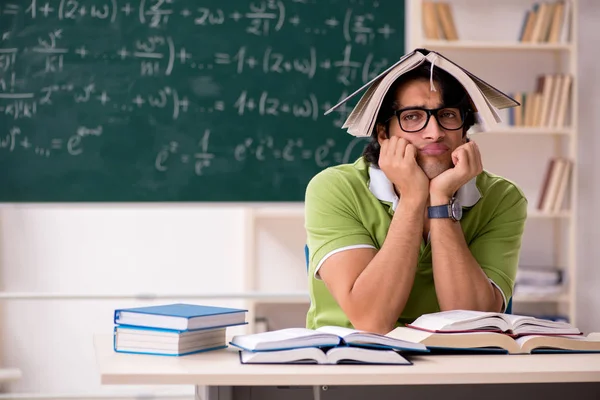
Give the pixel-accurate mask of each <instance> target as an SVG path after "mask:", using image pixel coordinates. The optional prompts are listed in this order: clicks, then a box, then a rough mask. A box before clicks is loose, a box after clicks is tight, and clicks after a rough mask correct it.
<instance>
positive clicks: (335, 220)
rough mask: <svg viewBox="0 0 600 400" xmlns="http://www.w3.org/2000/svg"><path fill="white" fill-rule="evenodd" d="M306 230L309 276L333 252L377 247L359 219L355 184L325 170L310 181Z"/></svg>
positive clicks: (338, 174)
mask: <svg viewBox="0 0 600 400" xmlns="http://www.w3.org/2000/svg"><path fill="white" fill-rule="evenodd" d="M305 207H306V210H305V227H306V236H307V245H308V250H309V260H310V274H311V275H312V276H314V271H315V268H316V266H317V265H318V264H319V263H320V261H321V260H322V259H323V257H324V256H326V255H327V254H329V253H331V252H332V251H335V250H338V249H341V248H344V247H348V246H360V245H363V246H364V247H375V244H374V241H373V239H372V238H371V235H370V234H369V233H368V231H367V229H365V227H364V225H363V223H362V222H361V220H360V218H359V212H358V201H357V196H356V192H355V190H354V189H353V186H352V182H350V181H349V178H348V176H347V175H346V174H344V173H343V172H340V171H337V170H335V169H333V168H329V169H325V170H323V171H321V172H320V173H319V174H317V175H316V176H315V177H313V179H312V180H311V181H310V182H309V184H308V186H307V189H306V198H305Z"/></svg>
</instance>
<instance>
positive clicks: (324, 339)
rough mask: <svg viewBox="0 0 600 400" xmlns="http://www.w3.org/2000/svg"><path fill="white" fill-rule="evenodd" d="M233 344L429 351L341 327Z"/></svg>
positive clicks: (238, 338)
mask: <svg viewBox="0 0 600 400" xmlns="http://www.w3.org/2000/svg"><path fill="white" fill-rule="evenodd" d="M230 344H231V345H232V346H236V347H238V348H240V349H242V350H246V351H252V352H260V351H275V350H290V349H298V348H306V347H348V346H349V347H363V348H375V349H388V350H399V351H410V352H428V350H427V347H426V346H425V345H423V344H421V343H413V342H408V341H405V340H402V339H395V338H391V337H387V336H385V335H379V334H376V333H370V332H364V331H358V330H354V329H349V328H344V327H339V326H322V327H320V328H317V329H315V330H312V329H306V328H287V329H280V330H277V331H271V332H262V333H255V334H250V335H236V336H234V337H233V338H232V339H231V342H230Z"/></svg>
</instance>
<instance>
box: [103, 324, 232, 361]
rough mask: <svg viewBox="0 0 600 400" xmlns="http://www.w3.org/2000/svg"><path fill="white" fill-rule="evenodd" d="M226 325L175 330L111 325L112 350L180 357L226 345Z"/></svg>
mask: <svg viewBox="0 0 600 400" xmlns="http://www.w3.org/2000/svg"><path fill="white" fill-rule="evenodd" d="M225 331H226V328H217V329H203V330H196V331H178V330H170V329H157V328H146V327H139V326H127V325H119V326H115V329H114V334H113V344H114V349H115V351H116V352H119V353H135V354H152V355H165V356H183V355H188V354H194V353H199V352H203V351H209V350H217V349H224V348H226V347H227V340H226V336H225Z"/></svg>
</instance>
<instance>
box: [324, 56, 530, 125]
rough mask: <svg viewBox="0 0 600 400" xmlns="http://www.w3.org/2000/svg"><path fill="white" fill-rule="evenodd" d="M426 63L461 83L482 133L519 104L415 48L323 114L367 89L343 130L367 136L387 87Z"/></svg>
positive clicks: (455, 67) (438, 58)
mask: <svg viewBox="0 0 600 400" xmlns="http://www.w3.org/2000/svg"><path fill="white" fill-rule="evenodd" d="M426 61H428V62H430V63H431V64H432V65H433V68H441V69H442V70H444V71H446V72H448V73H449V74H450V75H452V76H453V77H454V78H456V80H458V82H460V84H461V85H462V86H463V87H464V89H465V91H466V92H467V93H468V95H469V97H470V98H471V101H472V106H473V109H474V111H475V118H476V119H477V121H478V122H479V123H480V125H482V126H481V128H482V130H484V131H488V130H492V129H494V128H495V127H497V126H498V124H500V123H501V122H502V119H501V118H500V116H499V114H498V109H503V108H508V107H516V106H518V105H519V103H517V102H516V101H515V100H514V99H512V98H511V97H510V96H508V95H506V94H504V93H503V92H501V91H500V90H498V89H496V88H495V87H493V86H492V85H490V84H489V83H487V82H485V81H483V80H482V79H480V78H478V77H477V76H475V75H473V74H472V73H470V72H469V71H467V70H466V69H464V68H462V67H460V66H459V65H457V64H455V63H454V62H452V61H451V60H449V59H448V58H446V57H444V56H443V55H441V54H440V53H438V52H435V51H430V50H427V49H417V50H414V51H413V52H411V53H408V54H406V55H405V56H403V57H402V58H401V59H400V60H399V61H398V62H396V63H395V64H394V65H392V66H391V67H389V68H388V69H386V70H385V71H384V72H382V73H381V74H379V75H378V76H377V77H375V78H374V79H372V80H371V81H370V82H368V83H366V84H365V85H363V86H362V87H361V88H360V89H358V90H356V91H355V92H353V93H352V94H350V95H349V96H348V97H346V98H345V99H343V100H342V101H340V102H339V103H338V104H336V105H335V106H333V107H332V108H331V109H329V110H328V111H327V112H325V115H327V114H329V113H331V112H332V111H334V110H335V109H336V108H337V107H339V106H340V105H342V104H344V103H345V102H347V101H348V100H350V99H351V98H353V97H354V96H356V95H357V94H358V93H360V92H362V91H363V90H365V89H367V90H366V92H365V93H364V94H363V96H362V97H361V98H360V100H359V101H358V103H357V104H356V106H355V107H354V109H353V110H352V112H351V113H350V115H349V116H348V118H347V119H346V121H345V122H344V125H343V126H342V128H345V129H347V131H348V133H350V134H351V135H354V136H370V134H371V132H372V130H373V127H374V126H375V120H376V118H377V113H378V112H379V109H380V107H381V104H382V102H383V98H384V97H385V94H386V93H387V91H388V90H389V88H390V87H391V86H392V84H393V83H394V82H395V81H396V79H398V77H400V76H401V75H403V74H405V73H407V72H409V71H411V70H413V69H415V68H416V67H418V66H419V65H421V64H423V63H424V62H426Z"/></svg>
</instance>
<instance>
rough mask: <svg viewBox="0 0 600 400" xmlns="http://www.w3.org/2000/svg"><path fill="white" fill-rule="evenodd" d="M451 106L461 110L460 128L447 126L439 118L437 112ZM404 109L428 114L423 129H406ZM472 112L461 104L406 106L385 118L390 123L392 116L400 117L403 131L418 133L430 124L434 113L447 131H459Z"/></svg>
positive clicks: (437, 120) (436, 119)
mask: <svg viewBox="0 0 600 400" xmlns="http://www.w3.org/2000/svg"><path fill="white" fill-rule="evenodd" d="M449 108H457V109H458V110H459V111H460V116H461V118H462V123H461V124H460V126H459V127H458V128H446V127H445V126H444V125H442V124H441V123H440V120H439V119H438V114H437V113H438V112H440V111H441V110H446V109H449ZM404 111H425V113H426V114H427V119H426V120H425V125H423V127H422V128H421V129H417V130H414V131H407V130H406V129H404V128H403V127H402V122H401V121H400V114H401V113H403V112H404ZM470 112H471V110H470V109H468V108H467V109H465V108H464V107H460V106H454V107H448V106H444V107H439V108H423V107H406V108H401V109H399V110H395V111H394V112H393V113H392V116H391V117H389V118H388V119H387V120H385V122H386V123H388V122H389V121H390V120H391V119H392V118H394V117H396V118H397V119H398V125H399V126H400V129H402V131H404V132H406V133H416V132H420V131H422V130H423V129H425V128H427V125H428V124H429V119H430V118H431V116H432V115H433V117H434V118H435V121H436V122H437V124H438V125H439V126H441V127H442V128H444V129H445V130H447V131H457V130H459V129H462V128H463V127H464V126H465V122H466V120H467V116H468V115H469V113H470Z"/></svg>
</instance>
